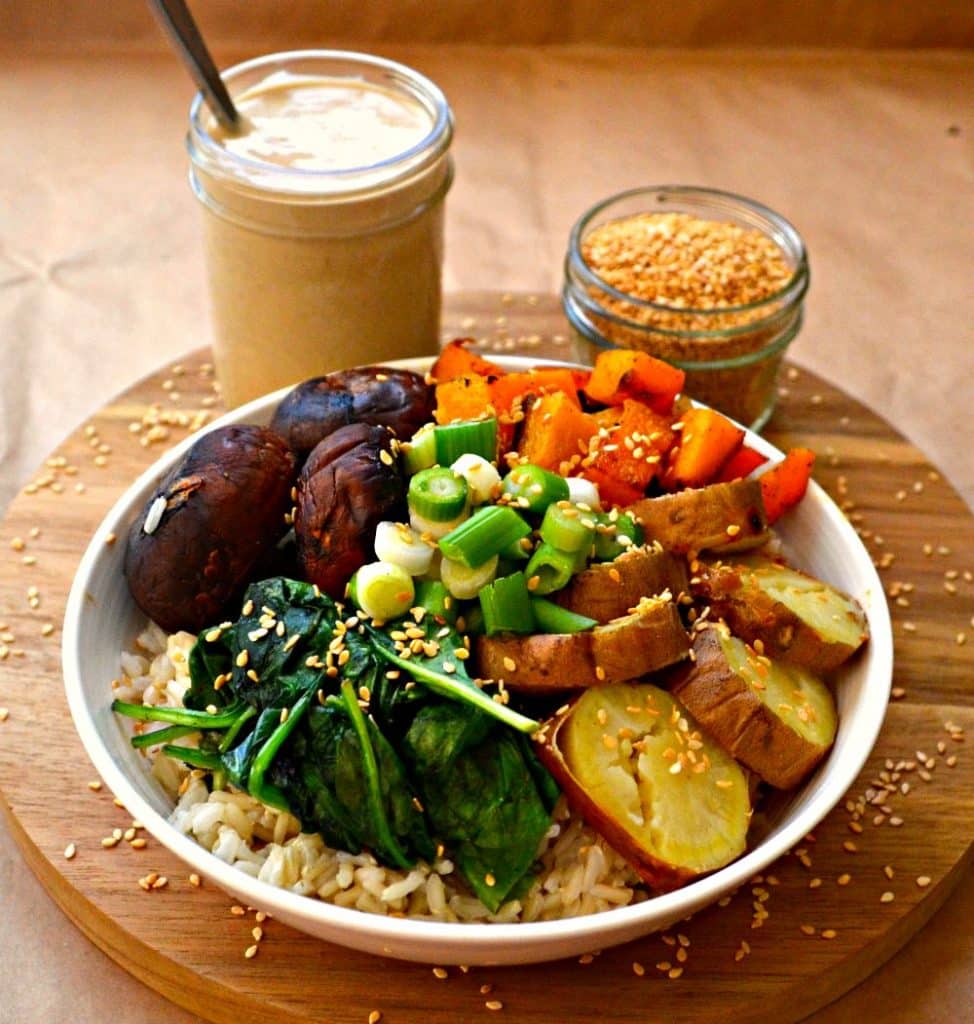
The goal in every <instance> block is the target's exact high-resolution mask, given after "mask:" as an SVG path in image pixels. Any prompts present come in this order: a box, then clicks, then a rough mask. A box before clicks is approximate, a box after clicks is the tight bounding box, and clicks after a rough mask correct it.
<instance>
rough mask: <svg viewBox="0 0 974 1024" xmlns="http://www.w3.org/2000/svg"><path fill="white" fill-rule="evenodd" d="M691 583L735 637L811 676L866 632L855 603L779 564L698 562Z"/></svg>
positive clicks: (828, 667)
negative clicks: (801, 668) (809, 673)
mask: <svg viewBox="0 0 974 1024" xmlns="http://www.w3.org/2000/svg"><path fill="white" fill-rule="evenodd" d="M692 587H693V592H694V594H695V596H697V597H699V598H700V599H701V600H703V601H706V602H707V604H709V605H710V607H711V611H712V615H713V616H714V617H715V618H721V619H723V620H724V621H725V622H726V623H727V625H728V626H729V627H730V630H731V632H732V633H733V634H734V635H735V636H739V637H740V638H741V639H742V640H746V641H747V642H748V643H749V644H752V645H757V646H758V649H763V651H764V653H765V654H767V655H769V656H770V657H772V658H781V659H783V660H785V661H789V662H792V663H793V664H796V665H803V666H804V667H805V668H807V669H809V670H810V671H811V672H814V673H816V674H817V675H824V674H825V673H827V672H831V671H832V669H834V668H836V667H837V666H838V665H841V664H842V662H844V661H845V660H846V659H847V658H850V657H851V656H852V655H853V654H855V652H856V651H857V650H858V649H859V648H860V647H861V646H862V645H863V644H864V643H865V642H866V639H867V638H868V636H869V622H868V620H867V619H866V613H865V612H864V611H863V609H862V606H861V605H860V604H859V602H858V601H856V600H855V599H854V598H852V597H849V596H848V594H843V593H842V592H841V591H839V590H836V588H835V587H832V586H829V584H827V583H823V582H822V581H821V580H817V579H815V578H814V577H813V576H809V575H807V574H806V573H803V572H799V571H798V570H796V569H791V568H789V567H788V566H786V565H783V564H781V563H780V562H772V561H768V560H751V561H749V562H747V563H746V564H728V565H725V564H722V563H718V564H715V565H701V566H700V567H699V568H698V570H697V571H696V572H695V574H694V577H693V581H692Z"/></svg>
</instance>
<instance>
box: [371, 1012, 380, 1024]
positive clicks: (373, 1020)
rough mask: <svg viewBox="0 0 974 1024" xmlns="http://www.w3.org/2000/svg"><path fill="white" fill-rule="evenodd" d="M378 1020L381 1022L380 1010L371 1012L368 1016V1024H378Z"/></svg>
mask: <svg viewBox="0 0 974 1024" xmlns="http://www.w3.org/2000/svg"><path fill="white" fill-rule="evenodd" d="M380 1020H382V1011H381V1010H373V1011H372V1012H371V1013H370V1014H369V1020H368V1024H379V1021H380Z"/></svg>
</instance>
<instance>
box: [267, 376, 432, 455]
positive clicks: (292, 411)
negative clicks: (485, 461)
mask: <svg viewBox="0 0 974 1024" xmlns="http://www.w3.org/2000/svg"><path fill="white" fill-rule="evenodd" d="M433 404H434V392H433V388H432V387H431V386H430V385H429V384H427V383H426V378H425V377H423V376H422V375H421V374H418V373H412V372H411V371H410V370H394V369H391V368H389V367H387V366H359V367H355V368H353V369H350V370H339V371H337V372H336V373H329V374H328V375H327V376H326V377H315V378H314V379H312V380H306V381H304V383H302V384H298V386H297V387H296V388H294V389H293V390H292V391H290V392H289V393H288V394H287V395H286V396H285V397H284V399H283V401H282V402H281V404H280V405H279V406H278V407H277V411H276V412H275V413H274V419H273V420H272V421H271V429H272V430H275V431H277V433H279V434H280V435H281V436H282V437H283V438H284V439H285V440H286V441H287V443H288V444H289V445H290V446H291V449H292V450H293V451H294V452H295V453H296V454H297V455H298V457H299V458H304V457H305V456H307V455H308V453H309V452H310V451H311V450H312V449H313V448H314V447H315V445H316V444H318V443H319V441H322V440H324V438H326V437H327V436H328V435H329V434H331V433H333V432H334V431H336V430H338V429H339V428H340V427H345V426H348V425H349V424H350V423H371V424H374V425H376V426H380V427H390V428H391V429H392V430H394V431H395V432H396V436H397V437H398V438H399V439H400V440H403V441H405V440H408V439H409V438H410V437H412V435H413V434H414V433H415V432H416V431H417V430H418V429H419V428H420V427H421V426H422V425H423V424H424V423H429V422H430V421H431V420H432V419H433Z"/></svg>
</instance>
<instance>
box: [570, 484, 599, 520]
mask: <svg viewBox="0 0 974 1024" xmlns="http://www.w3.org/2000/svg"><path fill="white" fill-rule="evenodd" d="M565 483H566V484H568V500H569V501H570V502H572V503H573V504H575V505H587V506H588V507H589V508H590V509H591V510H592V511H593V512H598V510H599V509H600V508H601V507H602V499H601V498H600V497H599V488H598V484H593V483H592V481H591V480H586V479H585V477H583V476H568V477H565Z"/></svg>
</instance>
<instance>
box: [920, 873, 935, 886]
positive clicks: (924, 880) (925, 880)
mask: <svg viewBox="0 0 974 1024" xmlns="http://www.w3.org/2000/svg"><path fill="white" fill-rule="evenodd" d="M932 881H933V879H932V878H931V877H930V876H929V875H917V886H918V887H919V888H921V889H926V887H927V886H928V885H929V884H930V883H931V882H932Z"/></svg>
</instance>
